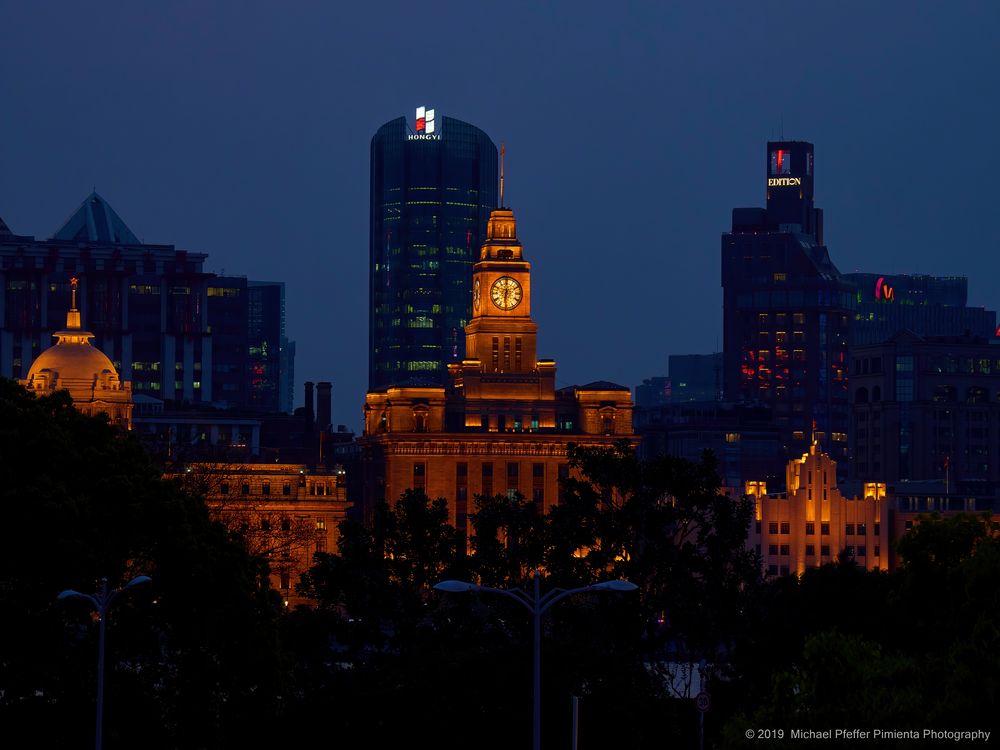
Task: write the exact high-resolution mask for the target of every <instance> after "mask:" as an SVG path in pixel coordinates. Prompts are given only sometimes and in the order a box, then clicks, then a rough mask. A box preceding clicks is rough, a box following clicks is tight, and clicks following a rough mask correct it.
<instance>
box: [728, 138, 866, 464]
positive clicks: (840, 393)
mask: <svg viewBox="0 0 1000 750" xmlns="http://www.w3.org/2000/svg"><path fill="white" fill-rule="evenodd" d="M765 172H766V181H765V185H766V191H767V207H766V208H737V209H734V210H733V226H732V231H730V232H727V233H725V234H723V236H722V286H723V304H724V310H723V337H724V345H723V350H724V351H723V383H724V389H725V400H726V401H743V402H747V403H759V404H763V405H766V406H768V407H770V408H771V409H772V411H773V413H774V421H775V424H776V425H777V426H778V427H779V429H780V430H781V432H782V437H783V440H784V442H785V446H786V451H787V452H786V456H794V455H799V454H801V453H803V452H805V451H806V450H808V448H809V445H810V440H811V437H810V436H811V435H812V434H813V432H814V430H815V434H816V435H817V437H819V438H820V439H821V441H822V443H823V444H824V445H827V446H829V448H828V449H829V451H830V453H831V455H832V456H833V457H834V459H837V460H842V459H844V458H846V455H847V410H848V404H847V347H848V336H849V331H850V328H849V325H850V318H851V314H852V304H853V293H854V291H853V290H852V288H851V287H850V285H848V284H847V283H846V282H844V281H843V280H842V279H841V277H840V273H839V272H838V271H837V268H836V266H834V264H833V261H832V260H831V259H830V255H829V252H828V251H827V248H826V247H825V246H824V245H823V217H822V211H821V210H820V209H817V208H815V207H814V205H813V179H814V162H813V146H812V144H811V143H805V142H802V141H779V142H771V143H768V144H767V151H766V155H765Z"/></svg>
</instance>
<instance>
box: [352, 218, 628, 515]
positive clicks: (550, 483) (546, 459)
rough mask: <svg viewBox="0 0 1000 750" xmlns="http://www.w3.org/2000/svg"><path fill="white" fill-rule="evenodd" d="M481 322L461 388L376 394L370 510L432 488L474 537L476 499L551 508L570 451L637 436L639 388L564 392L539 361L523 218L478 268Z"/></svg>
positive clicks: (369, 443)
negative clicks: (520, 229) (471, 519)
mask: <svg viewBox="0 0 1000 750" xmlns="http://www.w3.org/2000/svg"><path fill="white" fill-rule="evenodd" d="M471 307H472V319H471V321H470V322H469V324H468V325H467V326H466V327H465V357H464V358H463V359H462V360H461V361H459V362H452V363H449V365H448V374H449V376H450V379H451V383H450V384H449V385H448V386H442V385H439V384H436V383H434V382H421V381H413V380H410V381H404V382H402V383H399V384H394V385H390V386H386V387H381V388H377V389H373V390H371V391H369V392H368V395H367V398H366V401H365V415H364V416H365V427H364V435H363V437H362V438H361V439H360V445H361V451H362V464H363V472H364V485H365V487H364V499H365V510H366V513H370V511H371V508H372V506H373V505H374V503H376V502H378V501H381V500H388V501H390V502H392V501H394V500H396V499H398V498H399V496H400V494H401V493H402V492H403V491H404V490H406V489H407V488H411V487H412V488H421V489H423V490H424V491H425V492H426V493H427V495H428V496H429V497H431V498H436V497H444V498H446V499H447V500H448V501H449V507H450V514H451V521H452V523H453V524H454V525H455V526H456V527H457V528H458V529H459V530H460V531H466V526H467V520H466V519H467V514H469V513H471V512H474V506H473V498H474V497H475V496H476V495H480V494H482V495H495V494H497V493H513V492H520V493H521V494H522V495H523V496H524V497H526V498H528V499H531V500H533V501H534V502H535V503H536V504H537V506H538V508H539V510H540V511H544V510H545V509H547V508H549V507H550V506H552V505H553V504H555V503H557V502H558V496H559V480H560V479H561V478H565V477H568V476H569V464H568V460H567V446H568V445H569V444H570V443H576V444H579V445H584V446H597V445H610V444H612V443H613V442H615V441H618V440H621V439H623V438H625V439H629V440H633V442H634V437H633V434H632V399H631V395H630V392H629V389H628V388H626V387H624V386H620V385H615V384H614V383H608V382H600V381H599V382H594V383H589V384H587V385H584V386H570V387H567V388H561V389H558V390H557V389H556V386H555V373H556V364H555V362H554V361H553V360H551V359H539V358H538V356H537V352H536V343H537V332H538V325H537V324H536V323H535V322H534V321H533V320H532V318H531V264H530V263H529V262H528V261H527V260H526V259H525V257H524V252H523V248H522V246H521V243H520V242H519V241H518V239H517V232H516V224H515V220H514V213H513V211H511V210H509V209H506V208H500V209H497V210H495V211H493V212H492V214H491V216H490V220H489V224H488V228H487V238H486V242H485V243H484V244H483V246H482V249H481V251H480V254H479V260H478V262H477V263H476V264H475V265H474V266H473V267H472V286H471Z"/></svg>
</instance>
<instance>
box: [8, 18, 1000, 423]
mask: <svg viewBox="0 0 1000 750" xmlns="http://www.w3.org/2000/svg"><path fill="white" fill-rule="evenodd" d="M196 8H197V10H196ZM92 10H93V9H91V11H92ZM91 11H87V12H84V11H83V10H80V9H76V8H74V7H72V6H71V5H69V4H66V6H65V7H64V8H62V10H61V12H59V13H55V14H52V13H51V12H50V13H49V14H47V15H46V16H44V17H43V16H42V14H41V13H40V12H39V11H37V10H35V9H31V8H11V9H8V10H5V11H4V15H5V19H4V20H5V26H6V27H8V28H11V29H14V30H16V31H17V32H18V33H14V34H12V39H11V42H10V44H9V45H5V48H4V50H3V51H0V61H2V63H3V64H2V65H0V70H3V71H4V72H3V73H2V74H0V94H2V99H3V101H4V102H5V103H6V105H7V106H8V107H10V108H11V111H21V112H24V113H26V114H30V115H31V116H26V117H18V118H13V119H12V121H11V122H10V127H9V128H8V132H7V136H8V137H7V139H5V143H4V145H3V147H2V150H0V163H2V164H3V171H4V179H3V180H2V181H0V218H2V219H3V220H4V221H5V222H6V223H7V224H8V225H9V226H10V228H11V230H12V231H13V232H14V233H16V234H28V235H35V236H36V237H39V238H44V237H47V236H49V235H50V234H51V233H52V232H54V230H55V228H56V227H58V226H59V225H60V223H61V221H62V220H63V219H64V218H65V212H68V211H69V210H71V209H72V208H73V207H75V206H77V205H79V202H80V201H81V200H82V199H83V198H84V197H85V196H86V195H87V193H89V192H90V190H91V188H92V187H96V188H97V190H98V191H99V192H100V193H101V194H102V195H103V196H104V197H106V198H107V200H108V202H109V203H110V204H111V205H113V206H114V207H115V209H116V210H117V211H118V212H119V213H120V214H121V216H122V217H123V219H124V220H125V221H126V223H127V224H128V225H129V226H130V227H131V228H132V229H133V230H134V231H135V232H136V233H137V234H138V235H139V236H140V238H141V239H143V240H145V241H146V242H157V243H170V244H174V245H176V246H177V247H178V248H182V249H187V250H192V251H200V252H207V253H208V254H209V262H208V264H207V269H208V270H214V271H216V272H220V273H221V272H222V271H223V270H226V269H228V270H229V271H230V272H232V271H236V272H238V273H241V274H242V273H245V274H247V275H248V276H249V277H251V278H274V279H279V280H282V281H285V282H286V284H287V295H288V336H289V338H292V339H296V340H298V342H299V349H298V357H297V359H298V361H297V363H296V371H297V373H296V374H297V377H298V381H299V386H298V387H297V388H296V399H295V402H296V404H298V403H299V402H300V400H299V396H300V391H301V382H302V381H304V380H314V381H318V380H332V381H333V383H334V422H337V423H346V424H348V425H350V426H351V427H352V428H357V427H358V426H359V424H360V414H361V405H362V403H363V397H364V391H365V379H366V378H365V362H366V360H367V356H366V349H367V331H366V330H365V327H364V326H363V325H361V326H357V325H354V321H355V320H356V319H357V315H358V313H359V311H360V310H362V309H365V307H366V306H367V298H366V293H365V290H366V284H365V283H364V280H365V278H366V276H367V270H368V269H367V259H368V253H367V232H368V207H367V203H368V187H369V186H368V165H367V162H368V141H369V139H370V135H371V133H372V132H374V130H375V129H376V128H377V127H378V125H379V124H380V123H382V122H384V121H385V120H387V119H389V118H391V117H393V116H397V115H403V116H406V117H407V118H408V119H409V118H410V117H411V116H412V110H413V108H414V107H416V106H420V105H426V106H428V107H433V108H434V109H435V110H436V112H437V113H438V114H439V116H454V117H458V118H460V119H463V120H466V121H468V122H472V123H475V124H476V125H478V126H479V127H481V128H482V129H483V130H484V131H486V132H487V134H488V135H489V136H490V137H491V138H492V139H493V140H494V141H495V142H497V143H500V142H505V143H506V144H507V178H508V179H507V186H506V187H507V203H509V204H510V205H511V206H512V207H513V208H515V209H516V210H517V212H518V216H519V220H520V222H521V224H522V225H523V227H524V234H525V236H526V237H528V238H529V241H528V245H527V246H526V251H527V252H528V253H530V254H531V255H532V257H535V258H537V259H539V261H540V263H539V272H538V274H537V275H536V278H535V284H536V286H537V288H538V291H539V299H540V300H541V302H540V304H539V305H538V309H537V310H536V315H537V317H538V320H539V322H540V323H541V324H542V328H543V334H542V336H541V337H540V341H539V355H540V356H543V357H545V356H555V357H557V358H558V359H559V362H560V382H559V383H558V385H560V386H562V385H567V384H571V383H574V382H584V381H583V380H582V378H593V377H600V378H603V379H607V380H611V381H615V382H619V383H622V384H625V385H629V386H634V385H636V384H638V383H640V382H641V381H642V379H643V378H646V377H650V376H653V375H659V374H664V373H665V372H666V363H667V356H668V355H669V354H680V353H708V352H712V351H718V350H720V348H721V338H722V326H721V318H722V313H721V299H722V290H721V287H720V286H719V256H718V251H717V248H718V245H717V242H718V238H719V236H720V235H721V233H722V232H724V231H725V230H726V228H727V227H728V225H729V214H730V211H731V209H732V207H734V206H754V205H762V203H763V196H764V189H765V186H764V184H763V177H762V170H761V168H760V167H761V165H760V153H761V149H762V145H763V144H764V143H765V142H766V141H767V140H768V139H775V138H778V137H779V136H781V135H784V137H785V138H788V139H802V140H808V141H810V142H812V143H815V144H816V152H817V155H816V158H817V164H818V167H817V169H818V172H817V175H816V190H817V201H818V202H819V203H820V204H821V205H822V206H823V207H824V209H825V210H826V223H825V234H826V244H827V245H828V246H829V248H830V253H831V257H832V259H833V261H834V263H835V264H836V265H837V267H838V268H839V269H840V270H841V271H842V272H850V271H855V270H859V271H879V272H882V273H918V272H919V273H931V274H960V275H967V276H969V277H970V284H969V303H970V304H972V305H977V306H978V305H981V306H984V307H987V308H995V307H996V303H995V302H994V299H995V298H996V290H995V288H994V287H993V285H992V284H991V282H990V279H991V277H992V275H994V274H993V272H994V271H995V270H997V269H995V267H994V266H995V263H996V261H995V260H993V259H992V258H991V257H990V254H989V253H988V250H989V249H990V247H991V246H993V245H995V243H996V239H997V236H996V232H997V230H996V229H995V228H992V227H991V226H990V225H989V223H988V216H989V208H990V205H991V198H993V197H994V196H995V191H992V190H991V188H992V183H991V181H990V178H991V175H992V174H993V173H994V172H995V171H996V167H997V166H998V155H997V151H996V148H995V146H993V145H992V141H991V140H990V139H991V133H990V122H992V121H994V120H995V108H996V104H995V103H994V102H992V101H989V100H987V99H986V98H984V97H982V96H981V95H980V94H981V92H984V91H992V90H995V89H996V87H997V86H996V84H997V82H998V81H997V78H998V72H997V70H996V66H995V65H992V64H990V49H991V47H990V44H989V36H988V30H989V29H990V28H995V23H994V22H995V20H996V17H997V10H996V9H995V8H993V7H985V8H978V9H977V8H975V7H974V6H964V7H960V8H958V9H954V8H948V9H947V10H945V9H917V10H915V11H913V12H910V13H908V14H907V15H906V16H905V17H903V16H899V15H898V14H897V12H896V11H895V9H894V8H892V7H878V8H871V9H868V11H867V12H866V19H867V22H866V23H865V24H857V23H855V21H856V14H855V13H853V12H851V11H850V10H849V9H845V10H829V11H819V10H814V9H805V10H801V11H797V12H796V14H795V17H794V19H793V20H789V18H790V17H789V16H788V14H787V12H785V11H782V10H781V9H780V8H776V7H775V8H768V9H765V10H764V11H762V12H753V11H750V10H747V9H739V8H731V9H726V10H724V11H723V12H722V13H721V14H720V13H719V12H717V11H716V12H713V10H712V9H708V10H705V9H697V10H695V9H658V10H652V9H646V10H642V11H634V12H632V13H631V14H628V13H625V14H622V15H620V16H618V17H616V19H615V23H613V24H611V26H610V27H606V26H605V25H603V24H602V15H601V14H600V12H598V11H597V6H591V7H582V8H580V9H579V10H577V12H576V13H575V14H574V16H573V19H572V24H573V28H571V29H564V28H563V24H564V23H565V20H566V19H564V18H563V15H564V11H562V9H559V8H553V9H542V10H538V11H536V12H528V11H526V10H524V9H518V8H514V9H511V10H510V11H509V12H508V13H507V14H505V16H504V17H503V18H502V19H499V20H500V21H501V24H500V26H501V28H502V29H509V30H510V36H511V39H508V38H507V35H505V34H503V33H499V34H493V33H491V32H490V30H491V29H492V28H493V25H495V24H497V22H498V19H495V18H491V17H489V16H486V15H485V14H482V15H481V12H480V11H477V10H475V9H469V8H462V9H455V10H454V11H453V12H451V13H450V14H443V15H445V16H447V18H436V19H434V20H432V19H427V18H421V17H420V16H419V14H416V13H414V11H413V10H412V9H410V10H406V9H405V6H398V13H399V14H400V15H401V16H402V15H404V14H412V16H413V17H412V19H410V20H411V21H412V22H411V23H408V24H403V23H401V24H394V26H395V27H396V28H394V29H390V30H385V33H386V38H382V36H380V34H381V29H380V27H379V25H378V24H377V22H376V18H375V16H374V15H370V13H371V12H370V11H364V10H361V9H352V10H348V11H345V13H344V15H342V16H340V15H334V14H333V12H332V11H327V10H325V9H324V8H322V7H321V6H318V5H317V6H312V7H307V8H305V9H303V10H301V11H300V13H299V14H281V13H280V12H279V11H277V10H274V9H270V10H268V9H266V8H265V7H264V6H251V7H249V8H248V9H247V10H246V11H245V12H244V13H243V14H242V15H241V16H240V17H238V18H236V17H232V18H231V17H229V16H228V15H227V14H226V13H225V12H224V11H223V10H222V9H218V8H208V9H202V8H201V6H195V5H193V4H189V5H180V6H176V7H174V8H173V9H170V10H155V11H150V10H140V9H133V8H128V7H126V6H117V7H115V6H112V9H110V10H98V11H97V12H96V14H95V13H93V12H91ZM717 16H718V17H717ZM398 20H402V19H401V18H400V19H398ZM341 28H343V29H352V30H353V29H357V30H359V33H357V34H356V37H357V38H356V39H351V38H348V37H349V36H350V35H349V34H345V33H343V32H341V31H339V29H341ZM80 29H84V30H85V31H86V32H87V33H83V34H80V33H79V31H80ZM397 29H399V30H397ZM474 29H481V31H480V32H478V33H476V32H470V30H474ZM515 30H516V31H515ZM376 40H377V41H378V42H379V43H378V44H376V43H375V42H376ZM512 40H516V41H512ZM41 48H44V49H46V50H47V52H46V54H45V55H41V56H40V55H37V54H35V52H33V51H32V50H35V51H37V49H41ZM515 49H516V50H518V51H519V54H517V55H512V54H504V55H503V56H502V59H503V62H502V63H500V64H498V63H496V62H495V61H496V60H497V59H500V58H501V54H500V53H509V52H510V51H512V50H515ZM376 50H377V51H378V53H379V54H380V55H381V56H379V54H376V52H375V51H376ZM417 50H420V51H421V54H420V55H417V57H416V58H414V57H413V55H414V54H415V52H416V51H417ZM26 59H30V60H31V61H32V63H31V65H30V66H25V65H23V61H24V60H26ZM411 60H416V62H414V63H413V67H412V68H409V69H410V70H411V72H409V73H408V74H406V75H402V76H401V75H398V74H396V75H391V74H390V73H391V72H392V71H396V70H399V69H400V67H401V66H402V65H404V64H407V63H408V62H409V61H411ZM456 60H459V61H460V62H458V63H456V62H455V61H456ZM537 71H540V73H539V74H538V75H535V72H537ZM95 81H100V83H101V85H100V86H95V85H94V82H95ZM375 81H378V82H379V84H378V85H376V84H375ZM122 102H125V103H126V104H127V106H123V105H122V104H121V103H122ZM233 113H236V114H233ZM734 120H735V121H737V123H738V124H737V125H735V126H734V125H733V124H732V123H733V121H734ZM782 131H783V132H782ZM958 135H961V138H962V142H963V143H966V142H967V143H969V144H971V146H970V147H967V148H966V149H965V150H961V149H957V148H956V147H954V146H953V145H951V143H952V139H953V138H955V137H956V136H958ZM588 207H589V208H588ZM581 214H582V215H584V216H586V220H585V221H578V220H577V219H576V218H575V217H576V216H579V215H581ZM913 217H920V219H919V220H917V219H914V218H913ZM991 232H992V234H991ZM984 249H985V250H986V251H987V252H983V250H984ZM609 259H613V260H609ZM542 261H543V262H542ZM602 262H603V263H608V264H611V265H610V268H609V271H608V272H602V273H601V274H600V277H599V281H600V283H599V284H598V287H599V289H598V291H597V292H596V293H595V291H594V286H593V284H594V278H595V277H594V267H595V264H598V263H602ZM678 282H681V283H678ZM665 288H666V290H667V293H664V289H665ZM609 308H612V309H611V310H609ZM691 310H695V311H696V315H693V316H692V315H691V314H690V311H691ZM337 321H344V323H343V325H342V326H340V327H339V328H338V330H337V333H336V334H335V335H334V336H329V337H324V336H322V332H323V331H324V330H326V329H327V327H328V326H329V325H330V324H331V323H336V322H337ZM623 321H625V322H628V321H634V324H633V325H628V326H625V329H626V330H624V332H621V333H619V327H620V326H621V324H622V322H623Z"/></svg>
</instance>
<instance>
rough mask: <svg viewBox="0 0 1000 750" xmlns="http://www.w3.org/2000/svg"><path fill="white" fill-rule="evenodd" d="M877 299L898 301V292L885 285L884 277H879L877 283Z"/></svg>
mask: <svg viewBox="0 0 1000 750" xmlns="http://www.w3.org/2000/svg"><path fill="white" fill-rule="evenodd" d="M875 299H884V300H885V301H886V302H892V301H893V300H895V299H896V290H895V289H893V288H892V287H891V286H889V285H888V284H887V283H885V277H884V276H879V277H878V281H876V282H875Z"/></svg>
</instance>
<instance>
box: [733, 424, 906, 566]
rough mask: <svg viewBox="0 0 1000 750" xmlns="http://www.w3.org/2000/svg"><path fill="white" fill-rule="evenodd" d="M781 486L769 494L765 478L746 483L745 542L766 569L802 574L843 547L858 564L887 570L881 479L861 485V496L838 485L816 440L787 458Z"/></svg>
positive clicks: (885, 501) (887, 520)
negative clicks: (750, 512)
mask: <svg viewBox="0 0 1000 750" xmlns="http://www.w3.org/2000/svg"><path fill="white" fill-rule="evenodd" d="M785 483H786V487H787V491H786V492H780V493H775V494H768V493H767V487H766V485H765V483H764V482H759V481H751V482H747V484H746V493H747V495H749V496H750V497H752V498H753V501H754V522H753V526H752V527H751V529H750V534H749V535H748V537H747V544H748V545H749V546H750V547H751V549H756V551H757V552H758V553H759V554H760V557H761V563H762V566H763V570H764V572H765V573H766V574H767V575H771V576H776V575H788V574H789V573H794V574H796V575H801V574H802V573H803V572H804V571H805V569H806V568H814V567H819V566H820V565H823V564H824V563H829V562H834V561H836V560H837V558H838V555H840V553H841V552H843V551H846V552H847V554H848V555H850V556H851V557H853V558H854V559H855V560H856V561H857V563H858V565H861V566H863V567H866V568H871V569H878V570H888V568H889V554H890V549H889V547H890V538H891V528H890V517H889V510H890V508H889V505H890V501H889V498H887V497H886V486H885V484H884V483H879V482H870V483H867V484H864V485H863V488H864V491H863V493H862V497H853V498H852V497H845V496H844V495H842V494H841V492H840V490H839V489H837V463H836V461H834V460H832V459H831V458H830V457H829V456H828V455H827V454H826V453H824V452H823V451H822V450H821V449H820V448H819V445H818V444H817V443H816V442H813V444H812V445H811V446H810V448H809V452H808V453H806V454H804V455H803V456H802V457H801V458H796V459H792V460H791V461H789V462H788V467H787V469H786V476H785Z"/></svg>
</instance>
